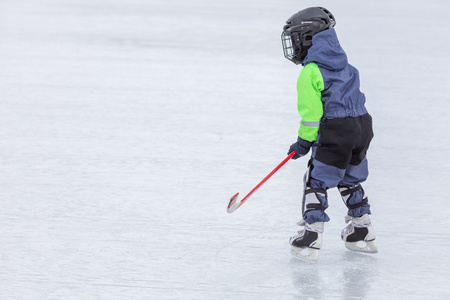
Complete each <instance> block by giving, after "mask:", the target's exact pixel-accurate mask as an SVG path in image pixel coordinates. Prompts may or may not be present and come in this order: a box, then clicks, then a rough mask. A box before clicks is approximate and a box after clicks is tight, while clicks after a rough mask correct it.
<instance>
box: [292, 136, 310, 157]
mask: <svg viewBox="0 0 450 300" xmlns="http://www.w3.org/2000/svg"><path fill="white" fill-rule="evenodd" d="M312 144H314V142H308V141H305V140H304V139H302V138H300V137H298V138H297V142H295V143H293V144H292V145H291V147H290V148H289V151H288V153H287V154H288V155H289V154H291V153H292V151H295V155H294V156H292V159H297V158H299V157H302V156H305V155H306V154H308V152H309V149H310V148H311V146H312Z"/></svg>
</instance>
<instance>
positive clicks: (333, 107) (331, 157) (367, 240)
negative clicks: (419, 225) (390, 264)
mask: <svg viewBox="0 0 450 300" xmlns="http://www.w3.org/2000/svg"><path fill="white" fill-rule="evenodd" d="M335 24H336V21H335V18H334V16H333V15H332V14H331V13H330V12H329V11H328V10H327V9H325V8H322V7H310V8H306V9H304V10H301V11H299V12H298V13H296V14H294V15H293V16H292V17H290V18H289V19H288V20H287V21H286V25H285V26H284V28H283V33H282V35H281V39H282V44H283V50H284V56H285V57H286V58H287V59H288V60H290V61H292V62H294V63H295V64H302V65H303V69H302V70H301V72H300V76H299V78H298V81H297V92H298V104H297V106H298V111H299V114H300V116H301V119H302V120H301V122H300V128H299V130H298V137H297V142H295V143H294V144H292V145H291V147H290V148H289V152H288V154H290V153H292V152H293V151H295V155H294V156H293V157H292V159H297V158H299V157H301V156H304V155H306V154H307V153H308V152H309V150H310V148H312V155H311V159H310V161H309V163H308V170H307V172H306V174H305V177H304V193H303V204H302V206H303V207H302V211H303V219H302V220H301V221H300V222H299V223H298V225H300V226H304V229H303V230H302V231H299V233H298V234H297V235H295V236H293V237H291V239H290V241H289V243H290V244H291V253H292V254H293V255H294V256H296V257H298V258H301V259H305V260H309V261H317V260H318V250H319V249H320V248H321V246H322V233H323V228H324V222H327V221H329V217H328V216H327V214H326V213H325V210H326V209H327V207H328V201H327V190H328V189H330V188H333V187H338V189H339V191H340V194H341V196H342V199H343V200H344V203H345V205H346V206H347V207H348V213H347V214H348V215H347V216H346V218H345V220H346V222H347V223H349V224H348V226H347V227H346V228H344V230H343V231H342V234H341V238H342V240H344V242H345V246H346V247H347V248H348V249H350V250H354V251H361V252H368V253H376V252H377V251H378V250H377V247H376V246H375V244H374V242H373V241H374V240H375V232H374V231H373V228H372V225H371V222H370V218H369V214H370V205H369V203H368V200H367V197H366V195H365V193H364V190H363V189H362V187H361V182H363V181H365V180H366V179H367V176H368V167H367V159H366V152H367V149H368V148H369V143H370V141H371V139H372V137H373V131H372V118H371V116H370V115H369V114H368V112H367V109H366V107H365V105H364V103H365V96H364V94H363V93H361V91H360V90H359V73H358V70H357V69H356V68H354V67H353V66H352V65H350V64H349V63H348V61H347V55H346V54H345V52H344V50H343V49H342V48H341V46H340V45H339V41H338V39H337V36H336V32H335V30H334V28H333V27H334V25H335Z"/></svg>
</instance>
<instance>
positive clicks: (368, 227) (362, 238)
mask: <svg viewBox="0 0 450 300" xmlns="http://www.w3.org/2000/svg"><path fill="white" fill-rule="evenodd" d="M345 222H346V223H348V225H347V227H345V228H344V229H343V230H342V233H341V238H342V240H343V241H344V242H345V247H346V248H347V249H349V250H352V251H358V252H364V253H377V252H378V248H377V246H376V245H375V243H374V240H375V231H374V230H373V228H372V223H371V222H370V217H369V215H368V214H365V215H363V216H361V217H359V218H353V217H350V216H346V217H345Z"/></svg>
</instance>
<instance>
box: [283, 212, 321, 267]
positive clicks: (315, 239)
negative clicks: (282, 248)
mask: <svg viewBox="0 0 450 300" xmlns="http://www.w3.org/2000/svg"><path fill="white" fill-rule="evenodd" d="M297 224H298V225H299V226H304V229H303V230H300V231H299V232H298V234H296V235H294V236H292V237H291V238H290V239H289V244H290V245H291V254H292V255H293V256H294V257H296V258H299V259H301V260H305V261H308V262H317V260H318V259H319V249H320V248H321V247H322V234H323V222H316V223H313V224H308V223H306V221H305V220H302V221H300V222H298V223H297Z"/></svg>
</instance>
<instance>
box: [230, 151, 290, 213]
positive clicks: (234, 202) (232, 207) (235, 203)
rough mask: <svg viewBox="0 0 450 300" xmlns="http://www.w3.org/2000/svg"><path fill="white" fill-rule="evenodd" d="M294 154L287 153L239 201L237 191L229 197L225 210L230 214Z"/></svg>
mask: <svg viewBox="0 0 450 300" xmlns="http://www.w3.org/2000/svg"><path fill="white" fill-rule="evenodd" d="M294 155H295V151H292V152H291V154H289V155H288V156H287V157H286V158H285V159H284V160H283V161H282V162H281V163H280V164H279V165H278V166H277V167H276V168H275V169H273V171H272V172H270V173H269V175H267V176H266V177H265V178H264V179H263V180H262V181H261V182H260V183H258V185H257V186H255V187H254V188H253V190H251V191H250V193H248V194H247V196H245V197H244V199H242V200H241V201H238V200H237V197H238V196H239V193H237V194H236V195H234V196H233V197H231V199H230V202H229V203H228V207H227V212H228V213H230V214H231V213H232V212H233V211H235V210H236V209H238V208H239V207H240V206H241V205H242V204H244V202H245V201H247V199H248V198H250V196H251V195H252V194H253V193H254V192H256V190H257V189H259V188H260V187H261V186H262V185H263V184H264V182H266V181H267V179H269V178H270V177H272V175H273V174H275V172H276V171H278V170H279V169H280V168H281V167H282V166H283V165H284V164H285V163H286V162H287V161H288V160H290V159H291V157H292V156H294Z"/></svg>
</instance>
